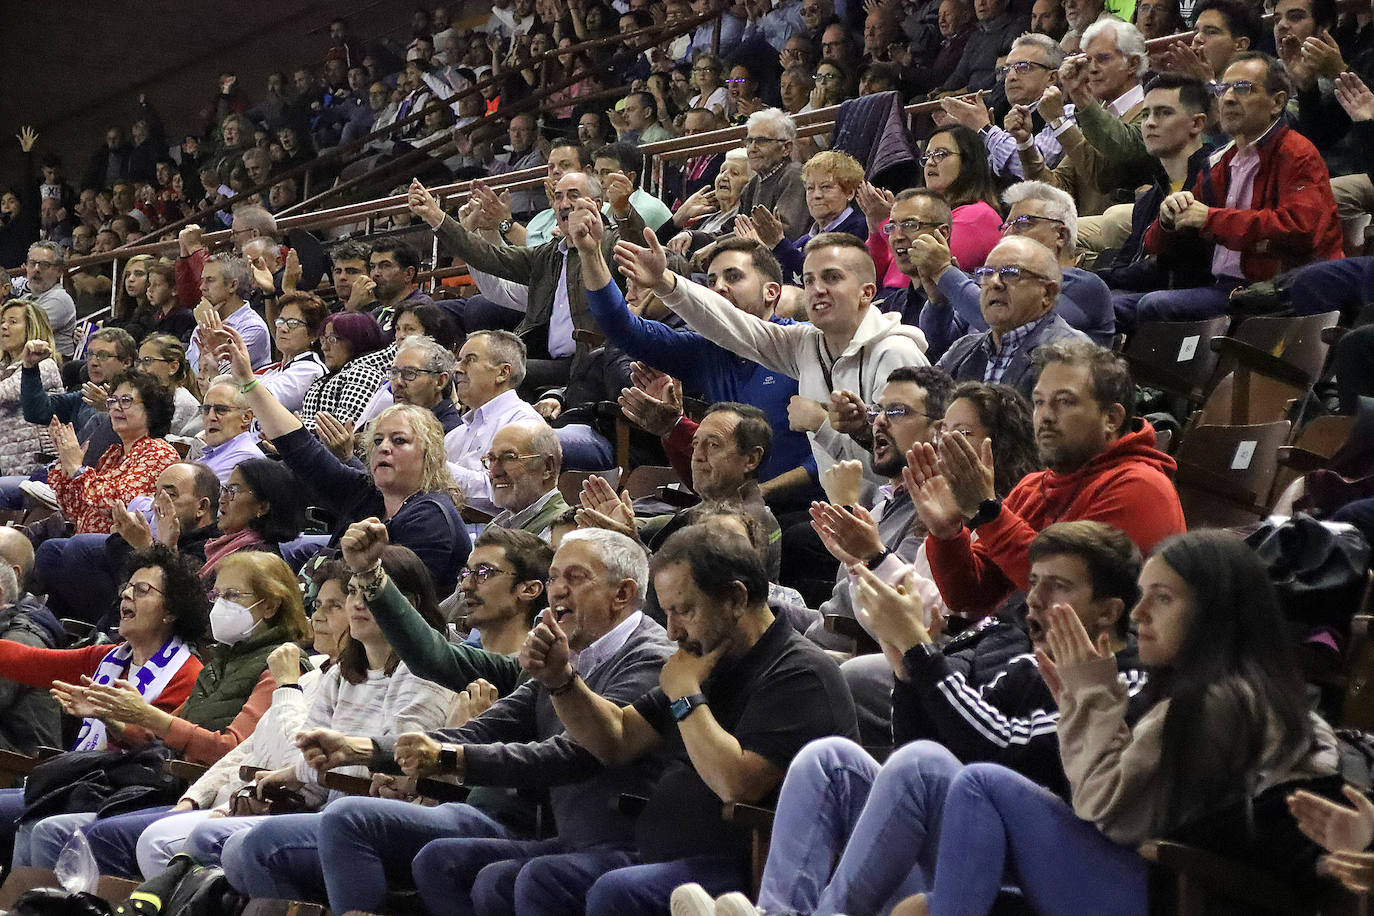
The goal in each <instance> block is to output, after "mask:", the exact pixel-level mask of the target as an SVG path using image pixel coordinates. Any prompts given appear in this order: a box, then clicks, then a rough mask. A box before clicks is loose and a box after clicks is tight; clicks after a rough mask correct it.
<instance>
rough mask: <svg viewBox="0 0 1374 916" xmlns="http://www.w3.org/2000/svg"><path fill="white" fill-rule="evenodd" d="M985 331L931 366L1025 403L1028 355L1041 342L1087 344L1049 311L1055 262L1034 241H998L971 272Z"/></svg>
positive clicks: (1055, 289)
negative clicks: (1009, 392) (1005, 390)
mask: <svg viewBox="0 0 1374 916" xmlns="http://www.w3.org/2000/svg"><path fill="white" fill-rule="evenodd" d="M973 273H974V276H975V277H976V278H977V281H978V286H979V290H980V291H979V297H978V309H979V311H980V312H982V316H983V322H984V323H985V324H986V325H987V328H988V329H987V330H986V331H973V332H971V333H969V334H966V335H965V336H963V337H961V338H960V339H958V340H956V341H955V342H954V343H953V345H951V346H950V348H949V350H947V351H946V352H945V355H944V356H942V357H940V361H939V362H938V363H936V366H937V367H938V368H940V369H944V370H945V371H946V372H948V373H949V374H950V377H952V378H953V379H954V380H955V381H956V382H966V381H976V382H987V383H988V384H990V385H998V384H1002V385H1010V386H1011V387H1013V388H1015V389H1016V390H1017V391H1019V392H1021V393H1022V394H1023V395H1025V396H1026V398H1027V399H1028V400H1029V399H1030V396H1031V389H1032V388H1033V387H1034V386H1035V369H1034V366H1033V365H1032V362H1031V354H1032V353H1034V352H1035V348H1036V347H1039V346H1040V345H1042V344H1048V343H1054V342H1056V341H1060V340H1071V339H1072V340H1083V341H1086V340H1087V336H1086V335H1084V334H1083V333H1082V332H1081V331H1075V330H1074V329H1073V328H1071V327H1069V325H1068V323H1067V322H1065V321H1064V319H1063V318H1061V317H1060V316H1058V315H1056V314H1055V313H1054V305H1055V303H1056V302H1057V301H1058V298H1059V290H1060V288H1061V287H1062V286H1063V275H1062V272H1061V270H1060V267H1059V259H1058V258H1056V257H1055V254H1054V252H1053V251H1051V250H1050V249H1049V248H1047V247H1045V246H1044V245H1042V244H1041V243H1040V242H1037V241H1035V240H1034V239H1030V238H1023V237H1020V236H1016V237H1012V238H1004V239H1002V241H1000V242H998V243H997V245H996V246H994V247H993V249H992V251H991V252H989V253H988V257H987V260H986V261H985V262H984V265H983V266H982V267H980V268H978V269H977V270H975V271H974V272H973Z"/></svg>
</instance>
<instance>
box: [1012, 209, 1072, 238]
mask: <svg viewBox="0 0 1374 916" xmlns="http://www.w3.org/2000/svg"><path fill="white" fill-rule="evenodd" d="M1035 222H1042V223H1054V224H1055V225H1057V226H1062V225H1064V221H1063V220H1062V219H1055V218H1054V217H1052V216H1035V215H1034V214H1031V213H1023V214H1022V215H1021V216H1018V217H1016V218H1015V219H1009V220H1007V221H1006V222H1005V223H1003V224H1002V232H1003V233H1007V232H1014V233H1016V234H1018V235H1019V234H1020V233H1022V232H1025V231H1026V230H1027V229H1029V228H1030V227H1031V225H1032V224H1033V223H1035Z"/></svg>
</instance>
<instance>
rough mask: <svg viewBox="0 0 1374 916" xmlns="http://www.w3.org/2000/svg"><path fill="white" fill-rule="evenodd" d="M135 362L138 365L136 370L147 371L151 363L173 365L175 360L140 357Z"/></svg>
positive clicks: (159, 357)
mask: <svg viewBox="0 0 1374 916" xmlns="http://www.w3.org/2000/svg"><path fill="white" fill-rule="evenodd" d="M136 362H137V363H138V368H140V369H147V368H148V367H149V366H151V365H152V364H153V363H174V362H176V360H174V359H168V358H167V357H165V356H140V357H139V358H138V359H137V360H136Z"/></svg>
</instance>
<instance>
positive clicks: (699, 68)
mask: <svg viewBox="0 0 1374 916" xmlns="http://www.w3.org/2000/svg"><path fill="white" fill-rule="evenodd" d="M721 77H722V69H721V65H720V59H719V58H717V57H716V56H715V55H714V54H700V55H698V56H697V59H696V60H695V61H693V62H692V76H691V80H692V88H693V89H695V90H696V91H697V94H696V95H694V96H692V98H691V99H690V100H688V102H687V107H688V108H705V109H707V110H709V111H712V112H715V115H716V117H718V118H724V117H725V116H726V109H727V108H728V107H729V105H730V93H729V92H728V91H727V90H726V88H725V81H724V80H723V79H722V78H721Z"/></svg>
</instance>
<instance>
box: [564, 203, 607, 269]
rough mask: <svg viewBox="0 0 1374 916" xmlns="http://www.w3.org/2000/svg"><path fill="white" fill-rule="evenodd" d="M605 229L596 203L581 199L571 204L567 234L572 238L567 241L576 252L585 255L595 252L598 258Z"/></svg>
mask: <svg viewBox="0 0 1374 916" xmlns="http://www.w3.org/2000/svg"><path fill="white" fill-rule="evenodd" d="M605 229H606V227H605V224H603V223H602V222H601V210H600V209H598V208H597V205H596V201H594V200H592V199H591V198H582V199H579V200H576V201H574V202H573V209H572V213H570V214H568V234H569V235H570V236H572V238H571V239H569V241H571V242H572V243H573V245H574V246H576V248H577V250H578V251H580V252H584V253H585V254H591V253H592V252H597V257H600V252H599V249H600V248H601V239H602V238H603V237H604V235H605Z"/></svg>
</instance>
